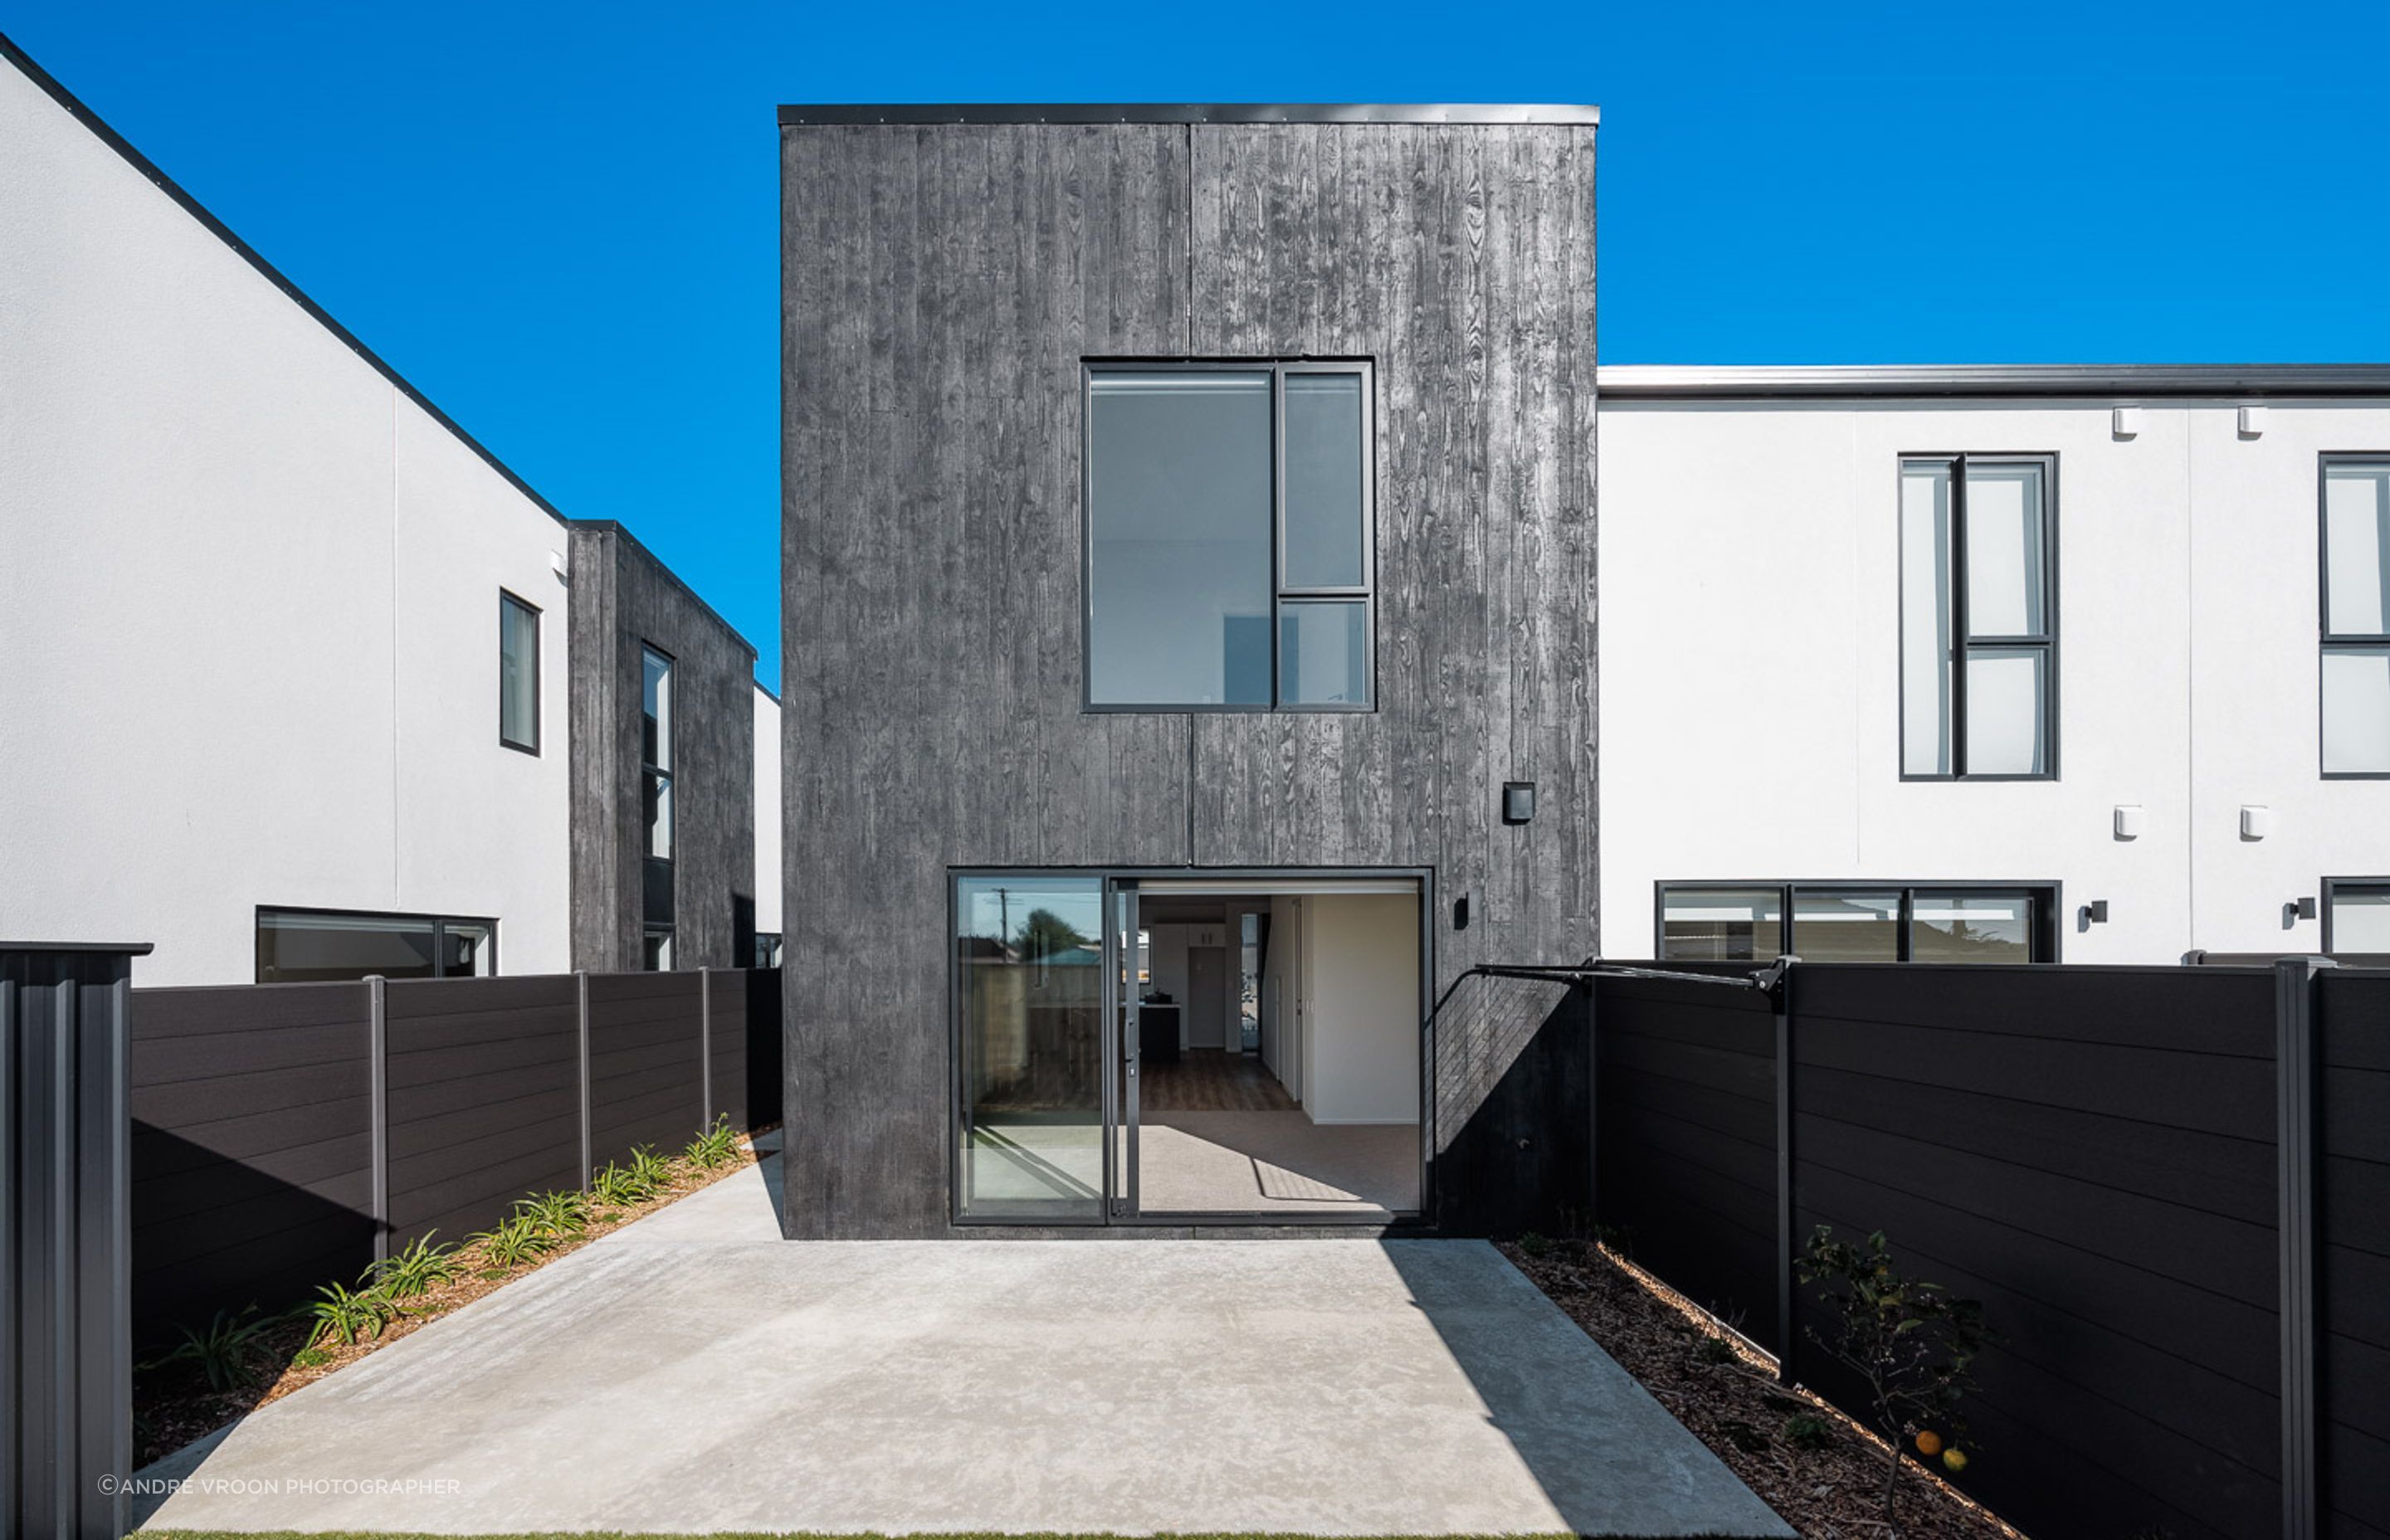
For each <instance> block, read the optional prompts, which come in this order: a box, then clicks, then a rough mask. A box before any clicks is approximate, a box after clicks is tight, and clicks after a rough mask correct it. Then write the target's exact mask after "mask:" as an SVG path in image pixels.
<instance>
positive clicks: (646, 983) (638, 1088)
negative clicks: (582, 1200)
mask: <svg viewBox="0 0 2390 1540" xmlns="http://www.w3.org/2000/svg"><path fill="white" fill-rule="evenodd" d="M698 988H699V986H698V976H697V975H696V974H694V973H607V974H592V975H590V978H589V1123H590V1129H589V1150H590V1159H591V1161H593V1162H595V1163H596V1164H598V1165H600V1166H602V1165H604V1164H605V1163H606V1162H607V1161H619V1160H622V1159H623V1158H624V1157H626V1156H628V1155H629V1154H630V1152H631V1151H632V1149H634V1148H636V1146H639V1145H643V1144H644V1145H652V1146H654V1147H655V1148H656V1149H657V1150H658V1151H659V1152H660V1153H662V1154H667V1155H671V1154H677V1153H679V1151H680V1149H682V1147H684V1146H686V1145H687V1143H688V1142H689V1140H691V1139H693V1138H695V1137H697V1136H698V1134H699V1133H700V1131H701V1129H702V1125H703V1123H704V1106H703V1103H704V1088H703V1085H702V1084H701V1083H700V1078H699V1075H700V1066H701V1064H702V1062H703V1060H702V1059H701V1057H700V1045H699V1021H698V1010H699V995H698Z"/></svg>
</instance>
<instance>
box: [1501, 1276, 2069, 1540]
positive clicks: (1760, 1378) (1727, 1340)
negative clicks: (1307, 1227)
mask: <svg viewBox="0 0 2390 1540" xmlns="http://www.w3.org/2000/svg"><path fill="white" fill-rule="evenodd" d="M1501 1251H1502V1254H1503V1255H1504V1256H1506V1257H1508V1258H1510V1262H1511V1264H1513V1265H1515V1266H1516V1267H1517V1268H1518V1269H1519V1270H1520V1271H1521V1272H1523V1273H1524V1274H1526V1275H1527V1277H1529V1278H1530V1279H1532V1280H1533V1281H1534V1282H1535V1284H1536V1287H1537V1288H1539V1289H1541V1290H1543V1291H1544V1292H1545V1294H1546V1295H1548V1297H1549V1298H1550V1299H1551V1301H1552V1303H1555V1304H1557V1305H1559V1306H1560V1307H1561V1310H1562V1311H1564V1312H1565V1313H1566V1314H1567V1315H1569V1316H1570V1318H1572V1319H1573V1320H1574V1321H1575V1322H1576V1323H1577V1324H1578V1325H1579V1326H1581V1327H1583V1328H1585V1329H1586V1334H1587V1336H1590V1337H1591V1338H1592V1339H1593V1340H1594V1341H1596V1342H1598V1343H1600V1345H1601V1349H1602V1351H1603V1352H1605V1353H1607V1354H1610V1356H1611V1357H1613V1358H1614V1359H1616V1360H1617V1361H1618V1364H1619V1367H1622V1368H1624V1369H1625V1370H1626V1372H1627V1373H1629V1374H1631V1375H1633V1376H1634V1377H1635V1378H1636V1379H1637V1380H1639V1381H1641V1382H1642V1385H1643V1388H1644V1389H1645V1390H1648V1391H1650V1392H1651V1394H1652V1395H1653V1397H1654V1398H1656V1399H1657V1400H1658V1401H1659V1403H1660V1405H1664V1406H1665V1407H1667V1408H1668V1411H1669V1412H1670V1414H1671V1415H1673V1416H1674V1417H1675V1418H1676V1419H1677V1421H1679V1422H1681V1423H1683V1424H1684V1425H1685V1426H1686V1428H1688V1429H1689V1430H1690V1431H1691V1432H1692V1434H1693V1436H1694V1437H1696V1438H1698V1439H1700V1440H1701V1441H1702V1442H1703V1444H1708V1445H1709V1446H1710V1448H1711V1449H1712V1450H1713V1451H1715V1453H1716V1455H1717V1457H1719V1458H1720V1459H1722V1460H1724V1461H1726V1463H1727V1467H1728V1469H1731V1470H1732V1471H1733V1472H1734V1473H1735V1474H1736V1475H1737V1476H1738V1477H1740V1478H1741V1480H1742V1482H1743V1484H1744V1485H1746V1486H1748V1487H1750V1488H1751V1489H1752V1490H1753V1491H1754V1492H1755V1493H1757V1494H1759V1496H1760V1500H1761V1501H1763V1502H1765V1503H1767V1506H1768V1507H1770V1508H1774V1509H1775V1510H1776V1511H1777V1513H1778V1514H1780V1516H1781V1517H1782V1518H1783V1520H1784V1521H1785V1522H1786V1523H1788V1524H1791V1525H1792V1527H1793V1529H1794V1530H1796V1531H1798V1532H1799V1533H1800V1534H1802V1535H1803V1536H1804V1537H1805V1540H1846V1537H1853V1536H1868V1537H1870V1540H1882V1536H1885V1535H1886V1534H1898V1535H1899V1536H1901V1540H2024V1536H2023V1535H2022V1534H2020V1533H2019V1532H2018V1531H2017V1530H2015V1529H2014V1528H2012V1527H2011V1526H2010V1525H2008V1524H2006V1523H2003V1522H2002V1521H2000V1520H1999V1518H1998V1516H1997V1515H1995V1514H1994V1513H1993V1512H1992V1511H1991V1510H1990V1509H1989V1508H1985V1507H1984V1506H1983V1505H1981V1504H1980V1503H1977V1502H1975V1501H1974V1500H1973V1499H1972V1498H1970V1497H1968V1496H1967V1495H1965V1494H1964V1493H1963V1492H1961V1491H1960V1490H1959V1489H1958V1488H1957V1487H1955V1486H1952V1485H1951V1484H1950V1483H1949V1482H1946V1481H1944V1480H1943V1479H1942V1478H1941V1477H1940V1476H1939V1475H1938V1474H1937V1473H1935V1472H1933V1471H1930V1470H1928V1469H1925V1467H1924V1466H1922V1465H1921V1464H1920V1463H1918V1461H1917V1460H1915V1459H1914V1458H1911V1459H1908V1460H1907V1461H1906V1462H1905V1466H1904V1469H1902V1471H1901V1473H1900V1482H1899V1486H1898V1490H1897V1495H1896V1498H1895V1508H1894V1511H1895V1515H1896V1516H1897V1518H1898V1520H1899V1523H1898V1526H1897V1528H1896V1529H1893V1528H1888V1527H1887V1526H1886V1524H1885V1523H1884V1521H1883V1478H1884V1471H1885V1469H1886V1468H1887V1464H1888V1461H1887V1450H1886V1447H1885V1444H1884V1443H1883V1441H1882V1439H1881V1438H1879V1437H1877V1436H1876V1435H1875V1434H1874V1433H1872V1432H1870V1431H1868V1430H1867V1429H1865V1428H1863V1427H1861V1426H1860V1425H1859V1424H1858V1423H1857V1422H1856V1421H1854V1420H1852V1419H1851V1418H1848V1417H1846V1416H1844V1414H1843V1413H1842V1412H1840V1411H1837V1410H1836V1409H1835V1408H1834V1407H1832V1406H1831V1405H1828V1404H1827V1403H1826V1402H1824V1401H1822V1400H1820V1399H1818V1397H1817V1396H1815V1395H1812V1394H1810V1393H1809V1392H1806V1391H1804V1390H1801V1389H1798V1388H1797V1387H1794V1386H1790V1385H1781V1384H1779V1383H1778V1382H1777V1380H1776V1361H1775V1360H1774V1359H1772V1358H1770V1357H1768V1356H1767V1354H1764V1353H1761V1352H1760V1351H1759V1350H1758V1349H1757V1348H1755V1347H1753V1346H1752V1345H1751V1344H1750V1343H1749V1342H1747V1341H1743V1340H1742V1339H1741V1337H1738V1336H1736V1335H1735V1334H1734V1333H1732V1332H1730V1331H1727V1330H1724V1329H1722V1328H1720V1326H1719V1325H1718V1323H1717V1321H1716V1319H1715V1317H1713V1316H1712V1315H1710V1314H1709V1313H1708V1312H1706V1311H1704V1310H1703V1309H1702V1308H1701V1307H1700V1306H1698V1305H1696V1304H1694V1303H1692V1302H1691V1301H1690V1300H1688V1299H1686V1298H1685V1297H1684V1296H1683V1295H1681V1294H1679V1293H1677V1291H1676V1290H1673V1289H1670V1288H1669V1287H1668V1286H1667V1285H1666V1284H1664V1283H1662V1282H1661V1281H1660V1280H1659V1279H1657V1278H1655V1277H1652V1276H1651V1274H1649V1273H1647V1272H1645V1271H1643V1270H1642V1269H1641V1268H1639V1267H1638V1266H1636V1265H1635V1264H1633V1263H1632V1262H1629V1261H1628V1260H1627V1259H1626V1258H1625V1257H1624V1256H1621V1255H1620V1254H1619V1253H1618V1252H1616V1251H1613V1250H1611V1249H1610V1248H1609V1247H1607V1246H1601V1245H1597V1244H1595V1243H1594V1242H1592V1241H1587V1240H1554V1241H1548V1242H1545V1243H1543V1244H1541V1245H1538V1246H1537V1247H1536V1253H1537V1254H1536V1255H1533V1256H1530V1255H1528V1254H1527V1252H1526V1251H1523V1250H1522V1249H1521V1248H1520V1247H1518V1246H1516V1245H1506V1246H1503V1247H1502V1248H1501ZM1795 1417H1802V1418H1816V1419H1818V1422H1820V1423H1822V1425H1823V1426H1822V1430H1821V1431H1819V1434H1818V1436H1819V1437H1820V1438H1821V1439H1822V1443H1820V1444H1819V1445H1818V1447H1814V1448H1806V1447H1803V1446H1802V1445H1800V1444H1794V1443H1793V1442H1792V1440H1791V1439H1789V1438H1788V1437H1787V1436H1786V1428H1785V1425H1786V1423H1787V1422H1788V1420H1790V1419H1791V1418H1795Z"/></svg>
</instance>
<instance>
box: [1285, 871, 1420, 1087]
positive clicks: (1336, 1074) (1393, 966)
mask: <svg viewBox="0 0 2390 1540" xmlns="http://www.w3.org/2000/svg"><path fill="white" fill-rule="evenodd" d="M1304 950H1305V951H1306V952H1307V953H1308V954H1309V955H1310V963H1309V969H1310V973H1311V989H1310V994H1309V1007H1308V1009H1307V1010H1306V1012H1305V1015H1304V1020H1305V1021H1306V1023H1307V1024H1308V1028H1309V1032H1310V1038H1311V1042H1310V1049H1309V1052H1308V1054H1307V1055H1306V1059H1305V1065H1306V1067H1305V1069H1304V1079H1305V1081H1306V1082H1307V1084H1308V1090H1309V1094H1308V1095H1307V1096H1306V1097H1304V1110H1305V1111H1307V1112H1309V1113H1310V1114H1311V1121H1312V1122H1314V1123H1417V1122H1418V1121H1419V1107H1420V1006H1419V990H1420V982H1419V981H1420V957H1419V900H1418V899H1416V898H1413V897H1410V896H1407V895H1404V894H1394V893H1319V894H1315V895H1313V896H1311V897H1309V898H1306V899H1305V900H1304Z"/></svg>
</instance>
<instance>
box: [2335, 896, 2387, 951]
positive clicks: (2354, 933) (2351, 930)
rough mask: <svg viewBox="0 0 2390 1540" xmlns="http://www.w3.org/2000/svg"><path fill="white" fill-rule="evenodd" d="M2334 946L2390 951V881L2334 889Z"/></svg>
mask: <svg viewBox="0 0 2390 1540" xmlns="http://www.w3.org/2000/svg"><path fill="white" fill-rule="evenodd" d="M2332 950H2333V951H2334V952H2348V953H2359V952H2390V884H2384V885H2383V886H2381V887H2378V888H2355V887H2346V886H2343V887H2336V888H2334V889H2332Z"/></svg>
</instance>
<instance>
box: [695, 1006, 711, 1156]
mask: <svg viewBox="0 0 2390 1540" xmlns="http://www.w3.org/2000/svg"><path fill="white" fill-rule="evenodd" d="M697 1084H698V1093H697V1097H698V1120H697V1134H698V1137H700V1138H703V1137H704V1136H705V1133H706V1130H708V1129H710V1128H712V1127H713V969H710V968H700V969H698V970H697Z"/></svg>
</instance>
